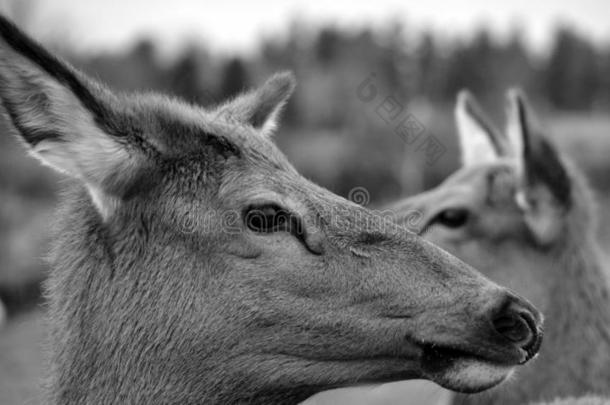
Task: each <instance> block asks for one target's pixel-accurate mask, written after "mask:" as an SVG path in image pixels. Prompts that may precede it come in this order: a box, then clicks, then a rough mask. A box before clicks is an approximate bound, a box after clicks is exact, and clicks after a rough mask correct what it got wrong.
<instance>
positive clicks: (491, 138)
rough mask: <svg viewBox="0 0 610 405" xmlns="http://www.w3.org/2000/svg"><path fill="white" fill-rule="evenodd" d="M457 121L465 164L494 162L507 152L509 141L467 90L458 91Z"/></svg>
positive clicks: (463, 163)
mask: <svg viewBox="0 0 610 405" xmlns="http://www.w3.org/2000/svg"><path fill="white" fill-rule="evenodd" d="M455 121H456V124H457V130H458V138H459V140H460V147H461V153H462V165H463V166H472V165H477V164H483V163H490V162H494V161H496V160H498V158H499V157H500V156H503V155H504V154H505V153H506V143H507V142H506V141H505V140H504V138H503V136H502V134H501V132H500V131H498V130H497V129H496V127H495V126H494V125H493V124H492V123H491V120H490V119H489V118H488V117H487V115H486V114H485V113H484V112H483V109H482V108H481V107H480V105H479V103H478V102H477V101H476V99H475V98H474V96H473V95H472V94H471V93H470V92H469V91H467V90H462V91H460V92H459V93H458V96H457V102H456V106H455Z"/></svg>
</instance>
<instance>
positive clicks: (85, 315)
mask: <svg viewBox="0 0 610 405" xmlns="http://www.w3.org/2000/svg"><path fill="white" fill-rule="evenodd" d="M0 36H1V38H2V43H1V44H0V98H1V99H2V102H3V104H4V107H5V109H6V112H7V114H8V116H9V118H10V119H11V121H12V123H13V124H14V126H15V128H16V130H17V132H18V134H19V136H20V138H21V139H22V140H23V143H24V145H25V146H26V147H27V148H28V149H29V151H30V153H31V154H32V155H34V156H35V157H36V158H38V159H40V160H41V161H42V162H43V163H44V164H47V165H50V166H52V167H54V168H56V169H58V170H60V171H62V172H65V173H67V174H68V175H69V176H70V177H72V178H73V179H74V182H73V184H72V185H71V186H70V187H69V188H68V190H67V191H66V193H65V196H64V198H63V203H62V209H61V211H60V213H59V215H58V224H57V237H56V239H55V241H54V249H53V253H52V255H51V262H52V266H53V269H52V272H51V276H50V280H49V282H48V297H49V307H50V308H49V309H50V315H49V316H50V324H51V325H52V338H51V342H50V346H51V376H50V382H49V384H50V394H49V395H50V401H51V402H53V403H61V404H111V403H138V404H156V403H164V404H165V403H176V404H195V403H196V404H201V403H205V404H212V403H219V404H228V403H244V402H247V403H264V404H272V403H294V402H297V401H299V400H303V399H305V398H307V397H308V396H310V395H312V394H314V393H316V392H319V391H321V390H324V389H327V388H331V387H338V386H346V385H354V384H360V383H376V382H384V381H396V380H402V379H410V378H415V377H423V378H427V379H431V380H433V381H436V382H437V383H439V384H441V385H443V386H445V387H448V388H451V389H455V390H461V391H478V390H482V389H486V388H489V387H491V386H493V385H495V384H498V383H500V382H501V381H502V380H504V379H505V378H506V377H507V376H508V375H509V374H510V373H511V371H512V370H513V369H514V366H516V365H517V364H520V363H523V362H525V361H527V360H529V358H531V357H532V356H533V355H534V354H535V353H536V351H537V349H538V347H539V345H540V336H541V334H540V326H541V318H540V315H539V313H538V312H537V311H536V310H535V309H534V308H533V307H531V305H530V304H528V303H527V302H526V301H524V300H522V299H521V298H519V297H517V296H515V295H513V294H512V293H510V292H508V291H507V290H505V289H503V288H501V287H499V286H497V285H496V284H494V283H492V282H490V281H489V280H487V279H486V278H484V277H483V276H481V275H480V274H479V273H477V272H475V271H474V270H473V269H471V268H470V267H468V266H466V265H464V264H463V263H461V262H460V261H459V260H458V259H456V258H454V257H452V256H450V255H449V254H447V253H445V252H443V251H442V250H441V249H438V248H437V247H435V246H433V245H432V244H430V243H428V242H425V241H424V240H422V239H421V238H419V237H417V236H416V235H413V234H411V233H408V232H406V231H405V230H403V229H402V228H399V227H397V226H395V225H394V224H393V223H392V222H391V221H389V220H388V219H386V218H383V217H381V216H380V215H376V214H375V213H374V212H372V211H370V210H367V209H365V208H363V207H360V206H357V205H355V204H353V203H351V202H349V201H346V200H344V199H342V198H340V197H338V196H336V195H334V194H332V193H330V192H329V191H327V190H324V189H322V188H321V187H318V186H316V185H314V184H312V183H310V182H309V181H307V180H306V179H304V178H303V177H301V176H300V175H299V174H298V173H297V172H296V170H295V169H294V168H293V167H292V166H291V165H290V164H289V163H288V162H287V160H286V159H285V158H284V156H283V155H282V154H281V152H280V151H279V150H278V149H277V148H276V147H275V146H274V144H273V143H272V140H271V138H270V131H271V130H272V128H273V127H274V126H275V120H276V117H277V115H278V111H279V110H280V108H281V106H282V105H283V104H284V103H285V102H286V100H287V99H288V97H289V95H290V93H291V92H292V90H293V87H294V79H293V78H292V76H291V75H290V74H280V75H276V76H274V77H273V78H271V79H270V80H269V81H267V82H266V83H265V84H264V85H263V86H262V87H261V88H259V89H258V90H254V91H251V92H249V93H247V94H244V95H242V96H240V97H238V98H236V99H235V100H231V101H229V102H227V103H226V104H224V105H221V106H219V107H217V108H216V109H213V110H204V109H202V108H199V107H197V106H192V105H187V104H184V103H182V102H180V101H177V100H173V99H169V98H166V97H162V96H157V95H151V94H147V95H123V94H115V93H113V92H111V91H110V90H108V89H107V88H105V87H103V86H101V85H99V84H97V83H94V82H93V81H92V80H90V79H88V78H87V77H85V76H84V75H83V74H81V73H79V72H77V71H76V70H75V69H73V68H72V67H70V66H69V65H67V64H65V63H63V62H61V61H60V60H58V59H57V58H55V57H54V56H52V55H50V54H49V53H48V52H47V51H45V50H44V49H43V48H41V47H40V46H39V45H37V44H36V43H34V42H33V41H32V40H30V39H29V38H27V37H26V36H25V35H24V34H22V33H21V32H19V31H18V29H17V28H16V27H14V26H13V25H12V24H11V23H10V22H8V21H6V20H5V19H4V18H0ZM502 317H504V318H505V317H511V319H514V320H515V322H516V324H515V327H514V328H512V329H507V328H506V327H505V326H504V324H502V326H499V325H500V323H498V321H497V319H502Z"/></svg>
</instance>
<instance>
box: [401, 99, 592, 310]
mask: <svg viewBox="0 0 610 405" xmlns="http://www.w3.org/2000/svg"><path fill="white" fill-rule="evenodd" d="M507 112H508V119H507V128H506V131H505V132H502V131H500V130H498V129H496V127H495V126H494V125H493V124H492V123H491V121H490V120H489V119H488V118H487V116H486V115H485V114H484V113H483V111H482V109H481V107H480V106H479V105H478V103H477V102H476V100H475V99H474V97H473V96H472V95H471V94H470V93H468V92H467V91H462V92H461V93H460V94H459V95H458V100H457V104H456V109H455V117H456V122H457V129H458V135H459V141H460V146H461V151H462V167H461V169H460V170H458V171H457V172H456V173H454V174H453V175H452V176H450V177H449V178H448V179H447V180H445V181H444V182H443V183H442V184H441V185H440V186H438V187H436V188H435V189H432V190H430V191H427V192H425V193H422V194H420V195H417V196H414V197H411V198H409V199H407V200H404V201H402V202H400V203H398V204H396V205H395V207H394V209H395V210H397V211H398V213H399V216H401V217H402V219H401V221H405V219H407V218H406V217H405V215H407V214H409V213H413V212H417V213H418V216H419V217H418V220H417V223H415V224H413V223H412V224H411V225H412V226H411V228H412V229H413V230H414V231H415V232H417V233H419V234H420V235H422V236H425V238H426V239H428V240H430V241H432V242H434V243H437V244H439V245H440V246H442V247H444V248H446V249H447V250H448V251H449V252H451V253H453V254H455V255H456V256H458V257H460V258H461V259H463V260H465V261H466V262H467V263H470V264H472V265H474V266H476V267H477V268H480V269H481V270H482V271H483V272H484V273H485V274H486V275H488V276H489V277H490V278H492V279H493V280H495V281H497V282H499V283H501V284H504V285H508V286H510V287H511V288H513V289H515V290H516V291H519V292H520V293H522V294H524V295H525V296H527V297H528V298H530V299H532V300H533V301H534V303H536V304H537V305H539V306H541V308H543V310H544V307H545V306H546V304H547V301H548V294H549V291H548V290H549V289H548V288H546V285H547V284H548V282H549V280H551V279H553V278H554V277H557V274H555V273H554V272H555V267H556V266H557V264H558V263H557V260H558V257H559V255H558V254H557V252H560V251H561V249H563V248H565V247H566V243H567V241H568V240H574V239H578V238H583V239H584V238H587V237H589V236H588V235H590V234H592V232H590V231H589V228H590V225H591V216H592V211H593V209H592V207H590V206H589V205H590V204H591V203H590V199H589V196H588V189H587V187H586V186H585V184H584V183H583V181H582V179H581V178H580V177H579V176H578V174H577V173H576V172H574V171H573V170H571V168H570V166H568V165H566V163H565V162H564V160H563V159H562V157H561V156H560V154H559V153H558V151H557V150H556V149H555V147H554V146H553V145H552V144H551V143H550V142H549V141H548V140H547V138H546V136H545V134H544V133H545V130H544V128H543V127H542V126H541V124H540V123H539V121H538V120H537V118H536V117H535V116H534V113H533V111H532V109H531V107H530V106H529V104H528V102H527V100H526V98H525V96H524V95H523V93H521V92H520V91H518V90H511V91H509V92H508V93H507ZM575 195H577V196H578V197H577V198H575ZM400 213H402V214H400ZM408 222H409V221H406V222H405V223H408ZM552 252H555V254H553V253H552Z"/></svg>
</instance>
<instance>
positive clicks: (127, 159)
mask: <svg viewBox="0 0 610 405" xmlns="http://www.w3.org/2000/svg"><path fill="white" fill-rule="evenodd" d="M102 96H103V97H105V98H106V99H108V97H111V94H110V93H108V92H107V91H105V90H102V88H101V87H100V86H99V85H96V84H93V83H92V82H91V81H89V80H88V79H86V78H85V77H84V76H83V75H81V74H79V73H78V72H77V71H76V70H74V69H73V68H72V67H70V66H69V65H68V64H66V63H64V62H62V61H60V60H59V59H57V58H56V57H54V56H53V55H51V54H50V53H49V52H47V51H46V50H45V49H43V48H42V47H41V46H40V45H38V44H37V43H36V42H34V41H33V40H31V39H30V38H28V37H27V36H26V35H25V34H23V33H22V32H20V31H19V29H17V27H15V26H14V25H13V24H12V23H11V22H10V21H8V20H7V19H6V18H4V17H2V16H0V99H1V101H2V104H3V106H4V109H5V111H6V113H7V114H8V117H9V118H10V120H11V122H12V123H13V125H14V127H15V128H16V129H17V132H18V134H19V136H20V138H21V139H22V140H23V141H24V144H25V145H26V146H27V148H28V149H29V151H30V153H31V154H32V155H33V156H35V157H36V158H38V159H39V160H40V161H42V162H43V163H44V164H46V165H48V166H51V167H53V168H55V169H56V170H58V171H60V172H63V173H66V174H68V175H70V176H72V177H75V178H78V179H80V180H82V181H83V182H84V183H86V184H87V186H88V187H89V190H90V191H91V192H92V196H93V199H94V202H95V203H96V205H97V206H98V208H99V209H100V210H101V211H102V212H103V213H106V212H107V211H108V210H109V208H110V207H109V206H107V205H108V204H107V203H109V202H110V201H111V200H112V199H111V198H110V196H113V197H114V196H118V195H120V193H121V191H122V190H123V189H124V187H125V184H126V182H127V181H128V180H129V178H130V176H133V174H134V173H135V170H134V166H135V165H136V162H135V160H136V159H137V158H136V155H137V154H134V153H130V152H132V151H128V150H127V149H126V145H125V143H126V140H125V139H121V136H120V134H110V133H109V131H108V129H107V126H106V125H105V124H106V123H107V120H108V114H109V110H108V109H107V108H106V106H105V102H104V101H102V100H103V98H102ZM110 205H112V204H110Z"/></svg>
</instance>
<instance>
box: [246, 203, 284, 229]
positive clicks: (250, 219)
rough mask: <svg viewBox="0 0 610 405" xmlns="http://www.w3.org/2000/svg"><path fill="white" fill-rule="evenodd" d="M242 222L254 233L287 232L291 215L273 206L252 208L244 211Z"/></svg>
mask: <svg viewBox="0 0 610 405" xmlns="http://www.w3.org/2000/svg"><path fill="white" fill-rule="evenodd" d="M244 222H245V224H246V226H247V227H248V229H250V230H251V231H254V232H260V233H271V232H278V231H287V230H289V229H288V228H289V225H290V222H291V215H290V213H289V212H288V211H286V210H284V209H282V208H281V207H279V206H277V205H273V204H269V205H261V206H253V207H250V208H248V209H247V210H246V213H245V216H244Z"/></svg>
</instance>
